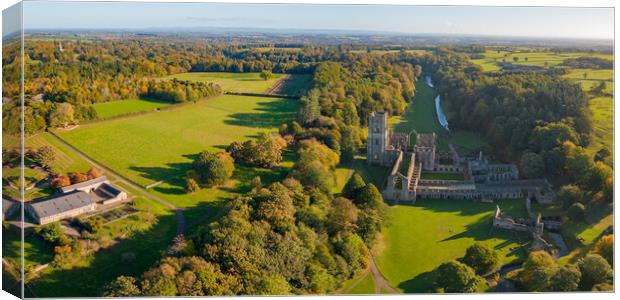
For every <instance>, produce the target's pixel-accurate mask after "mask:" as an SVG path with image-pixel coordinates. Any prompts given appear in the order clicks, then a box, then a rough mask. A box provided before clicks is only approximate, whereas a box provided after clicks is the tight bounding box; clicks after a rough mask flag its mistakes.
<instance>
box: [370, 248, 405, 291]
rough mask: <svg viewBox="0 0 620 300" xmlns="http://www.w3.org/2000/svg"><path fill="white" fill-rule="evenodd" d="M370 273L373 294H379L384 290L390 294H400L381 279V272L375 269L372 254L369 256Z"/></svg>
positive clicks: (383, 278) (375, 265)
mask: <svg viewBox="0 0 620 300" xmlns="http://www.w3.org/2000/svg"><path fill="white" fill-rule="evenodd" d="M370 273H371V275H372V280H373V281H374V282H375V294H381V290H386V291H388V292H389V293H390V294H400V292H398V291H397V290H396V289H395V288H393V287H392V286H391V285H390V283H388V282H387V280H386V279H385V277H383V274H381V271H379V268H377V264H376V263H375V258H374V257H373V256H372V254H370Z"/></svg>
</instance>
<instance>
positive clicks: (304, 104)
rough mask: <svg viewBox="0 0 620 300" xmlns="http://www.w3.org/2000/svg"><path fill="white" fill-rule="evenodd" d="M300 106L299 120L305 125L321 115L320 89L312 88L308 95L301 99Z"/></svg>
mask: <svg viewBox="0 0 620 300" xmlns="http://www.w3.org/2000/svg"><path fill="white" fill-rule="evenodd" d="M299 102H300V108H299V114H298V116H297V120H298V121H299V123H301V124H303V125H309V124H310V123H312V122H313V121H314V120H316V119H317V118H318V117H319V116H321V106H320V105H319V91H318V90H317V89H311V90H310V92H308V95H307V96H303V97H301V99H300V100H299Z"/></svg>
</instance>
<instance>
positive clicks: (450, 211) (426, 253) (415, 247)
mask: <svg viewBox="0 0 620 300" xmlns="http://www.w3.org/2000/svg"><path fill="white" fill-rule="evenodd" d="M495 205H496V204H492V203H475V202H471V201H463V200H428V199H422V200H418V201H417V203H416V205H415V206H406V205H396V206H391V207H390V213H391V225H390V226H389V227H388V228H385V229H384V230H383V235H384V243H385V245H384V249H383V251H381V253H378V255H376V256H375V257H376V262H377V265H378V267H379V269H380V271H381V272H382V274H383V275H384V276H385V277H386V279H387V280H388V282H389V283H390V284H391V285H392V286H393V287H395V288H397V289H398V290H400V291H402V292H406V293H416V292H432V291H433V288H432V283H433V281H434V279H433V276H432V273H431V272H432V271H433V270H434V269H436V268H437V267H438V266H439V265H440V264H441V263H444V262H447V261H450V260H453V259H457V258H460V257H462V256H463V255H464V254H465V250H466V249H467V247H469V246H470V245H472V244H473V243H474V242H482V243H486V244H488V245H489V246H491V247H493V248H495V249H496V250H497V251H499V253H500V257H501V261H502V262H503V263H507V262H510V261H513V260H517V259H523V258H524V256H525V254H526V251H525V250H526V248H524V247H519V244H518V243H517V242H516V240H515V236H514V233H512V232H507V231H503V230H492V228H491V220H492V216H493V211H494V209H495ZM499 205H500V207H501V208H502V210H503V211H504V213H505V214H507V215H512V216H515V217H522V216H524V215H525V214H526V212H525V208H524V205H523V201H522V200H506V201H501V202H500V203H499ZM522 241H524V242H525V241H529V238H528V237H523V238H522Z"/></svg>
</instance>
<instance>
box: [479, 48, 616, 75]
mask: <svg viewBox="0 0 620 300" xmlns="http://www.w3.org/2000/svg"><path fill="white" fill-rule="evenodd" d="M527 51H528V49H517V51H514V52H509V51H504V50H501V51H497V50H487V51H485V52H484V53H483V55H484V58H480V59H472V62H474V63H475V64H478V65H480V66H481V67H482V68H483V70H484V71H485V72H493V71H499V70H500V68H499V67H498V66H497V63H498V62H503V61H504V60H505V61H506V62H510V63H513V64H517V65H528V66H539V67H545V66H547V67H552V66H557V65H559V64H561V63H562V62H564V60H565V59H567V58H577V57H582V56H594V57H600V58H604V59H610V60H612V59H613V56H612V55H611V54H591V53H584V52H571V53H553V52H547V51H541V52H527ZM514 57H516V58H518V60H517V61H516V62H515V61H514ZM526 58H527V60H526ZM545 63H546V64H545ZM582 73H583V72H582Z"/></svg>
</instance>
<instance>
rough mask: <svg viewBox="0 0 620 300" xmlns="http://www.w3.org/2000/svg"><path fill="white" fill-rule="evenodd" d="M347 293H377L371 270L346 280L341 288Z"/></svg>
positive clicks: (343, 292)
mask: <svg viewBox="0 0 620 300" xmlns="http://www.w3.org/2000/svg"><path fill="white" fill-rule="evenodd" d="M340 291H341V293H342V294H345V295H372V294H374V293H375V282H374V280H373V278H372V274H371V273H370V272H365V273H363V274H361V275H358V276H355V277H353V278H351V279H349V280H347V281H345V282H344V284H343V286H342V288H341V289H340Z"/></svg>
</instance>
